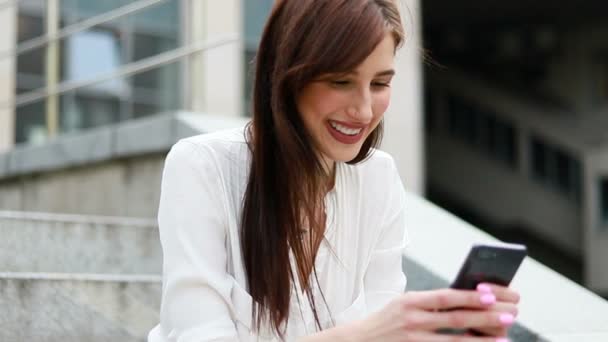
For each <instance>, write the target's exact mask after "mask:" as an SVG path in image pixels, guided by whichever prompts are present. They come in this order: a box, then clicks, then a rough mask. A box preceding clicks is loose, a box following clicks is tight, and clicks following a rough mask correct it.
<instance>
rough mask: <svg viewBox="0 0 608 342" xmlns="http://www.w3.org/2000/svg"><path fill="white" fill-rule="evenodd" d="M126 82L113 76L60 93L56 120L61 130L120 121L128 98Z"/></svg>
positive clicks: (72, 129)
mask: <svg viewBox="0 0 608 342" xmlns="http://www.w3.org/2000/svg"><path fill="white" fill-rule="evenodd" d="M128 95H129V86H128V84H127V82H126V81H125V80H124V79H116V80H111V81H108V82H104V83H100V84H96V85H94V86H90V87H85V88H81V89H78V90H75V91H71V92H68V93H65V94H63V95H61V97H60V102H59V106H60V109H59V112H60V115H59V124H60V127H61V131H62V132H72V131H77V130H81V129H86V128H93V127H98V126H102V125H107V124H112V123H116V122H118V121H119V119H120V116H121V110H122V108H121V107H122V106H124V103H125V102H126V101H127V100H128Z"/></svg>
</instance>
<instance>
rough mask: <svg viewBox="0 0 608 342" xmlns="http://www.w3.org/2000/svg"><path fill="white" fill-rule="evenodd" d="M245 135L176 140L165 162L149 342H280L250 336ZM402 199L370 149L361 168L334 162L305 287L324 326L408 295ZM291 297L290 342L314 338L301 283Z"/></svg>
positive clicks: (388, 161) (268, 335) (389, 165)
mask: <svg viewBox="0 0 608 342" xmlns="http://www.w3.org/2000/svg"><path fill="white" fill-rule="evenodd" d="M243 133H244V130H243V128H240V129H232V130H228V131H222V132H216V133H211V134H204V135H198V136H195V137H191V138H187V139H182V140H180V141H179V142H178V143H176V144H175V145H174V146H173V148H172V149H171V151H170V152H169V154H168V156H167V159H166V161H165V167H164V171H163V178H162V188H161V198H160V206H159V209H158V224H159V230H160V240H161V243H162V249H163V254H164V257H163V287H162V302H161V309H160V324H159V325H157V326H156V327H155V328H154V329H152V331H150V334H149V335H148V341H150V342H161V341H162V342H164V341H179V342H194V341H196V342H202V341H276V340H278V338H277V337H276V336H275V335H274V334H273V333H272V331H271V330H270V329H269V328H268V327H264V328H263V329H262V330H261V331H260V332H259V333H257V334H255V333H253V332H252V322H251V309H252V299H251V296H250V295H249V293H248V292H247V287H246V279H245V272H244V268H243V264H242V262H241V249H240V242H239V241H240V239H239V222H240V216H241V210H242V208H241V204H242V202H241V201H242V198H243V195H244V193H245V187H246V184H247V176H248V172H249V162H250V160H251V155H250V152H249V149H248V148H247V145H246V143H245V139H244V134H243ZM404 196H405V193H404V189H403V185H402V183H401V180H400V178H399V175H398V173H397V170H396V167H395V164H394V161H393V159H392V157H390V156H389V155H388V154H387V153H385V152H382V151H379V150H376V151H374V153H373V155H372V156H371V157H370V158H369V159H368V160H366V161H364V162H362V163H360V164H358V165H348V164H345V163H337V164H336V179H335V186H334V189H333V190H332V191H330V192H329V193H328V194H327V196H326V198H325V204H326V209H327V215H326V216H327V221H326V232H325V239H324V241H323V242H322V243H321V245H320V247H319V251H318V252H317V257H316V259H315V267H316V269H317V275H318V281H319V286H318V287H317V286H316V282H314V281H312V280H311V286H313V285H314V286H313V289H314V290H313V291H314V296H315V302H316V304H317V312H318V314H319V316H320V319H321V323H322V326H323V327H324V328H326V327H331V326H332V319H333V322H334V323H335V324H336V325H339V324H341V323H344V322H348V321H353V320H357V319H362V318H365V317H367V316H368V315H369V314H370V313H371V312H373V311H376V310H379V309H381V308H382V307H383V306H384V305H385V304H386V303H388V302H389V301H390V300H391V299H392V298H394V297H395V296H397V295H399V294H400V293H402V292H403V291H404V289H405V284H406V278H405V275H404V274H403V271H402V261H401V260H402V252H403V249H404V248H405V246H406V244H407V242H408V238H407V234H406V229H405V207H404V202H405V198H404ZM334 253H335V254H334ZM292 267H294V265H293V262H292ZM296 274H297V273H296ZM311 278H314V277H311ZM319 287H320V290H319ZM286 291H287V289H286ZM290 291H291V305H290V315H289V320H288V323H287V326H286V340H287V341H293V340H295V339H296V338H297V337H301V336H306V335H309V334H311V333H314V332H315V331H316V329H315V321H314V318H313V314H312V310H311V308H310V305H309V303H308V300H307V299H306V297H305V296H304V295H303V291H302V290H301V288H300V286H299V281H296V282H295V284H294V286H293V288H292V289H291V290H290ZM320 291H322V292H323V295H324V298H325V300H326V302H327V306H325V304H324V302H323V299H322V298H321V294H320ZM327 309H329V312H328V310H327Z"/></svg>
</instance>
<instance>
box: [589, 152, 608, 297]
mask: <svg viewBox="0 0 608 342" xmlns="http://www.w3.org/2000/svg"><path fill="white" fill-rule="evenodd" d="M588 164H589V167H588V169H587V172H586V183H585V193H586V196H585V200H586V202H587V205H586V213H585V216H586V217H585V218H586V224H585V231H584V233H585V236H584V238H585V265H584V266H585V272H584V276H585V283H586V284H587V285H588V286H589V287H590V288H592V289H594V290H597V291H601V292H602V293H608V263H607V262H608V227H601V223H600V208H599V206H600V204H599V196H600V194H599V180H600V179H601V178H603V177H608V149H604V151H597V152H595V153H592V154H590V155H589V157H588Z"/></svg>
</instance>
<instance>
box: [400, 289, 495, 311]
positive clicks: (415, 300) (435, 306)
mask: <svg viewBox="0 0 608 342" xmlns="http://www.w3.org/2000/svg"><path fill="white" fill-rule="evenodd" d="M405 301H407V302H408V303H407V304H409V305H412V306H414V307H417V308H420V309H425V310H448V309H456V308H463V307H466V308H471V309H486V308H488V307H489V306H490V305H492V304H494V303H496V296H495V295H494V294H491V293H481V292H478V291H467V290H455V289H441V290H433V291H419V292H409V293H408V296H406V297H405Z"/></svg>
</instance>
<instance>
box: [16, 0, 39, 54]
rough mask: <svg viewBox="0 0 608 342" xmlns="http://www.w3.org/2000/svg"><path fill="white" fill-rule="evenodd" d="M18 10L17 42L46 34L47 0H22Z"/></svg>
mask: <svg viewBox="0 0 608 342" xmlns="http://www.w3.org/2000/svg"><path fill="white" fill-rule="evenodd" d="M17 11H18V15H17V43H21V42H24V41H26V40H30V39H33V38H37V37H40V36H42V35H44V33H45V27H44V25H45V18H46V1H41V0H39V1H20V2H19V7H18V9H17Z"/></svg>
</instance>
